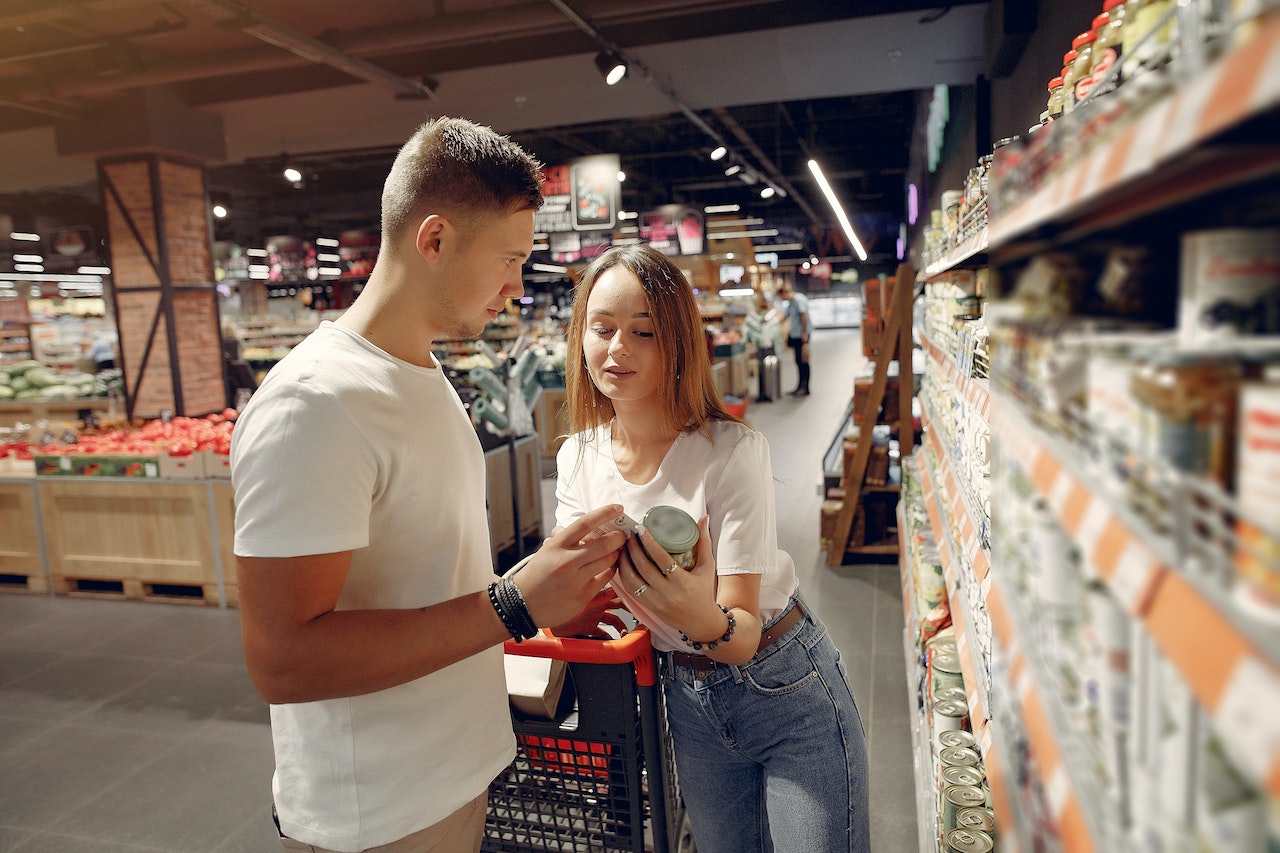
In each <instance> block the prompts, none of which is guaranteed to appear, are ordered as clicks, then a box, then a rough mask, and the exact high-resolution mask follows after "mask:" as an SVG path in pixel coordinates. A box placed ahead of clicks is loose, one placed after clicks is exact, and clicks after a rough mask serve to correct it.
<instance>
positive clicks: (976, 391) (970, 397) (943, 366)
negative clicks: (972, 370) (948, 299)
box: [920, 334, 991, 422]
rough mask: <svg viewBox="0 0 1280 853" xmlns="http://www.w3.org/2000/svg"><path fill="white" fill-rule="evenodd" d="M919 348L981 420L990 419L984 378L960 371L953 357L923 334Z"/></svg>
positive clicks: (989, 403) (987, 390)
mask: <svg viewBox="0 0 1280 853" xmlns="http://www.w3.org/2000/svg"><path fill="white" fill-rule="evenodd" d="M920 344H921V349H923V350H924V351H925V352H926V353H928V355H929V357H930V358H932V359H933V361H934V363H935V364H937V365H938V369H939V370H940V371H941V373H942V375H944V376H945V377H946V378H947V379H948V380H949V381H950V382H951V384H952V385H954V386H955V387H956V388H957V389H958V390H959V392H960V396H961V397H962V398H963V399H964V400H965V401H967V402H968V403H969V405H970V406H972V407H973V410H974V411H975V412H977V413H978V414H979V415H980V416H981V417H982V419H983V420H985V421H987V422H990V420H991V389H990V384H989V383H988V382H987V380H986V379H982V378H980V377H976V376H969V375H968V374H966V373H962V372H961V371H960V367H959V365H957V364H956V360H955V357H954V356H952V355H951V354H950V353H948V352H944V351H943V350H942V349H941V348H940V347H939V346H938V345H937V344H935V343H934V342H933V341H931V340H930V339H929V338H928V337H926V336H925V335H923V334H922V335H921V336H920Z"/></svg>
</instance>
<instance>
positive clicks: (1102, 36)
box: [1089, 0, 1126, 95]
mask: <svg viewBox="0 0 1280 853" xmlns="http://www.w3.org/2000/svg"><path fill="white" fill-rule="evenodd" d="M1125 5H1126V4H1125V0H1107V2H1106V3H1105V4H1104V5H1103V7H1102V15H1099V16H1098V17H1099V18H1101V17H1103V16H1105V17H1106V21H1104V22H1103V24H1102V27H1101V28H1100V29H1098V30H1097V33H1098V38H1097V40H1096V41H1095V42H1094V43H1093V65H1092V66H1090V70H1089V76H1090V77H1091V78H1093V92H1094V94H1095V95H1101V94H1104V93H1106V92H1110V91H1112V90H1113V89H1115V87H1116V86H1117V85H1119V83H1120V75H1119V74H1118V73H1117V74H1111V75H1110V77H1108V74H1109V73H1110V71H1111V69H1112V68H1114V67H1115V65H1116V63H1117V62H1119V61H1120V51H1121V49H1122V48H1123V46H1124V22H1125ZM1097 20H1098V19H1097V18H1095V19H1094V22H1095V24H1096V22H1097Z"/></svg>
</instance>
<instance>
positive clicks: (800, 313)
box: [778, 282, 812, 397]
mask: <svg viewBox="0 0 1280 853" xmlns="http://www.w3.org/2000/svg"><path fill="white" fill-rule="evenodd" d="M778 298H779V299H784V300H786V303H787V305H786V308H785V309H784V311H783V314H784V316H786V318H787V346H789V347H791V351H792V352H794V353H795V354H796V371H797V372H798V374H799V378H798V380H797V381H796V387H795V389H794V390H793V391H792V392H791V396H793V397H808V396H809V332H810V330H811V329H812V326H810V325H809V297H807V296H805V295H804V294H803V293H796V292H795V289H794V288H792V286H791V283H790V282H783V283H782V286H781V287H779V288H778Z"/></svg>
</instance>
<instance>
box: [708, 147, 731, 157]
mask: <svg viewBox="0 0 1280 853" xmlns="http://www.w3.org/2000/svg"><path fill="white" fill-rule="evenodd" d="M728 153H729V149H728V148H725V147H724V146H723V145H717V146H716V147H715V148H713V149H711V159H712V160H723V159H724V155H726V154H728Z"/></svg>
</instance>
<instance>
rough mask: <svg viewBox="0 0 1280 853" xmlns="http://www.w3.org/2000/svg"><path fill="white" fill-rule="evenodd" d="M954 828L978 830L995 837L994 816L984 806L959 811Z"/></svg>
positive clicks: (993, 813)
mask: <svg viewBox="0 0 1280 853" xmlns="http://www.w3.org/2000/svg"><path fill="white" fill-rule="evenodd" d="M956 769H959V768H956ZM956 826H958V827H963V828H964V829H969V830H973V829H976V830H980V831H982V832H985V833H986V834H987V835H995V831H996V815H995V812H993V811H992V810H991V809H989V808H987V807H986V806H970V807H969V808H967V809H960V811H958V812H956Z"/></svg>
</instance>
